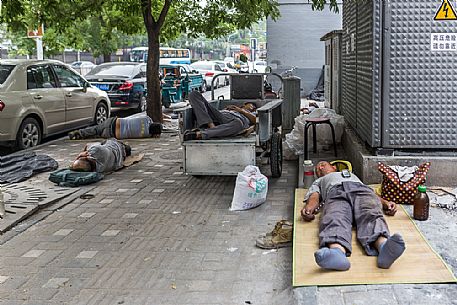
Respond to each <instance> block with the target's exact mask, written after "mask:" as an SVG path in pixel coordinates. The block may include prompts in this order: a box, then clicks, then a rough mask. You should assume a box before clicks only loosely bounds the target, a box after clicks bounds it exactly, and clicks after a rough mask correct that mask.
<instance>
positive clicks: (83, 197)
mask: <svg viewBox="0 0 457 305" xmlns="http://www.w3.org/2000/svg"><path fill="white" fill-rule="evenodd" d="M94 197H95V195H94V194H82V195H81V196H79V198H81V199H92V198H94Z"/></svg>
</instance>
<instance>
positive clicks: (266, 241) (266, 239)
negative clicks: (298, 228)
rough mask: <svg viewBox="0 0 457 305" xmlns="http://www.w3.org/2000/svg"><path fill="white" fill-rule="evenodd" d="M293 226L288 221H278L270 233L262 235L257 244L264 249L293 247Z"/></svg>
mask: <svg viewBox="0 0 457 305" xmlns="http://www.w3.org/2000/svg"><path fill="white" fill-rule="evenodd" d="M292 236H293V224H292V223H291V222H290V221H288V220H281V221H278V222H277V223H276V225H275V228H274V229H273V231H271V232H270V233H267V234H265V235H261V236H259V237H258V238H257V240H256V242H255V244H256V246H257V247H259V248H262V249H277V248H283V247H291V246H292Z"/></svg>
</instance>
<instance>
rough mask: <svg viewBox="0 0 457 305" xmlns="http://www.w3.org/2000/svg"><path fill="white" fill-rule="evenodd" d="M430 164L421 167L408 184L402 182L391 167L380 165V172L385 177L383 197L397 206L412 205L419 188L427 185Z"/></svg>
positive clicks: (380, 163)
mask: <svg viewBox="0 0 457 305" xmlns="http://www.w3.org/2000/svg"><path fill="white" fill-rule="evenodd" d="M429 169H430V162H426V163H424V164H422V165H420V166H419V168H418V169H417V170H416V172H415V173H414V176H413V177H412V178H411V179H409V180H408V181H407V182H403V181H400V178H399V177H398V174H397V173H396V172H395V171H394V170H392V169H391V168H390V167H389V166H387V165H385V164H383V163H382V162H379V163H378V170H379V171H380V172H381V173H382V174H383V175H384V177H383V180H382V184H381V197H382V198H384V199H385V200H388V201H393V202H395V203H397V204H412V203H413V200H414V196H415V195H416V194H417V187H418V186H419V185H421V184H424V183H425V180H426V176H427V172H428V170H429Z"/></svg>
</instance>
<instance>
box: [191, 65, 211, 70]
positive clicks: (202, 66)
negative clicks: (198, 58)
mask: <svg viewBox="0 0 457 305" xmlns="http://www.w3.org/2000/svg"><path fill="white" fill-rule="evenodd" d="M192 67H194V68H196V69H200V70H212V69H213V68H212V65H210V64H193V65H192Z"/></svg>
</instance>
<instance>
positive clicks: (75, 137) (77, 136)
mask: <svg viewBox="0 0 457 305" xmlns="http://www.w3.org/2000/svg"><path fill="white" fill-rule="evenodd" d="M68 137H69V138H70V140H81V139H82V138H83V137H82V135H81V133H80V132H79V130H75V131H71V132H69V133H68Z"/></svg>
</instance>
